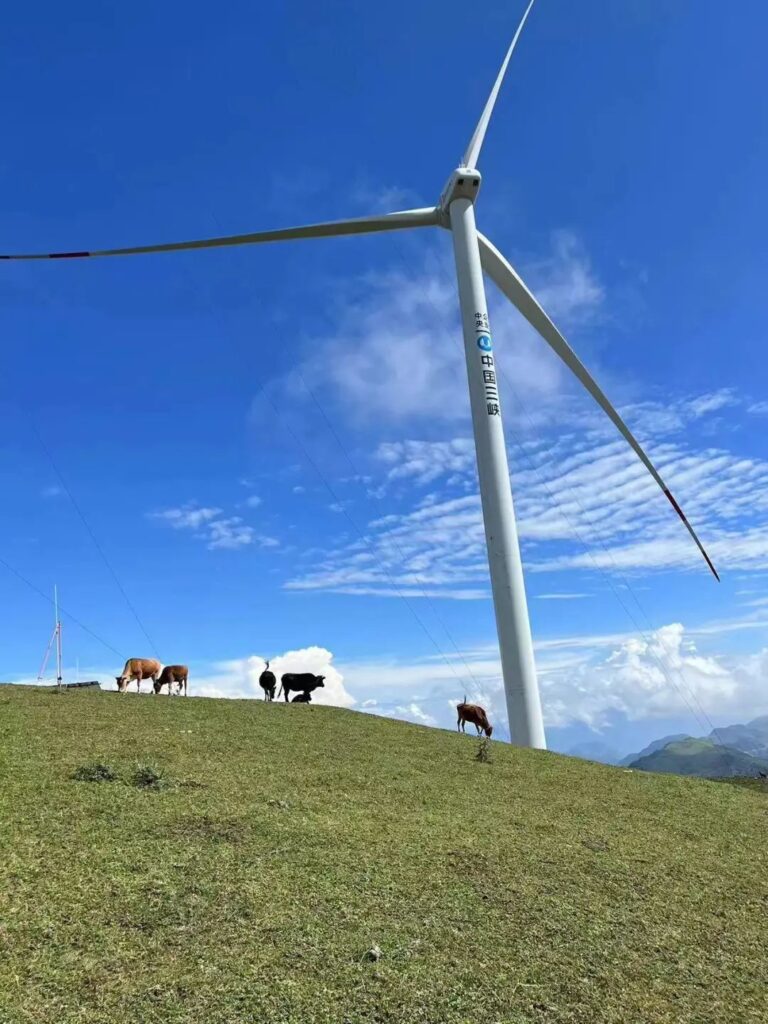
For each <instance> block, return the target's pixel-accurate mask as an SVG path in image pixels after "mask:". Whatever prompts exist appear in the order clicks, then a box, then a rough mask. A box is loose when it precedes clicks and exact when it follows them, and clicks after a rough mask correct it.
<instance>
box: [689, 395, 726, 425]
mask: <svg viewBox="0 0 768 1024" xmlns="http://www.w3.org/2000/svg"><path fill="white" fill-rule="evenodd" d="M737 402H738V400H737V398H736V393H735V392H734V390H733V388H720V390H719V391H714V392H713V393H712V394H709V395H701V396H700V397H699V398H694V399H692V400H691V401H690V402H689V403H688V409H689V410H690V413H691V415H692V416H693V417H694V418H695V419H698V418H699V417H700V416H704V415H706V414H707V413H710V412H717V410H718V409H724V408H725V407H726V406H729V405H736V404H737Z"/></svg>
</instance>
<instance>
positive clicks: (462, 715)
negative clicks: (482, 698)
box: [456, 694, 493, 736]
mask: <svg viewBox="0 0 768 1024" xmlns="http://www.w3.org/2000/svg"><path fill="white" fill-rule="evenodd" d="M456 711H457V713H458V716H459V720H458V722H457V723H456V728H457V729H459V730H461V732H464V731H465V730H464V726H465V725H466V724H467V722H471V723H472V725H474V727H475V728H476V729H477V735H478V736H479V735H480V733H481V732H484V733H485V735H486V736H490V735H491V733H492V732H493V726H492V725H491V723H490V722H489V721H488V715H486V713H485V708H481V707H480V705H479V704H467V696H466V694H465V695H464V700H463V701H462V703H461V704H457V706H456Z"/></svg>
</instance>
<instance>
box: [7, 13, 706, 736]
mask: <svg viewBox="0 0 768 1024" xmlns="http://www.w3.org/2000/svg"><path fill="white" fill-rule="evenodd" d="M534 2H535V0H530V2H529V4H528V6H527V8H526V10H525V13H524V14H523V17H522V19H521V21H520V24H519V26H518V28H517V31H516V32H515V35H514V38H513V39H512V42H511V44H510V46H509V49H508V50H507V53H506V56H505V58H504V62H503V63H502V65H501V68H500V70H499V73H498V76H497V77H496V81H495V83H494V86H493V89H492V90H491V93H490V96H489V97H488V101H487V103H486V104H485V109H484V110H483V113H482V116H481V117H480V120H479V121H478V124H477V127H476V128H475V131H474V134H473V135H472V138H471V139H470V142H469V145H468V147H467V150H466V152H465V154H464V157H463V159H462V161H461V165H460V166H459V167H457V168H456V170H455V171H454V172H453V173H452V174H451V176H450V177H449V178H448V181H447V183H446V185H445V188H444V189H443V191H442V194H441V196H440V199H439V201H438V203H437V205H436V206H432V207H427V208H424V209H418V210H405V211H401V212H398V213H390V214H384V215H378V216H372V217H359V218H356V219H354V220H342V221H333V222H330V223H323V224H310V225H303V226H301V227H293V228H282V229H278V230H273V231H258V232H253V233H250V234H245V235H228V236H225V237H221V238H205V239H198V240H195V241H188V242H171V243H167V244H161V245H139V246H131V247H129V248H122V249H93V250H90V251H82V250H81V251H75V252H53V253H31V254H21V255H11V256H0V259H6V260H37V259H79V258H82V257H90V256H130V255H137V254H140V253H156V252H176V251H179V250H182V249H210V248H216V247H220V246H229V245H249V244H258V243H262V242H285V241H290V240H293V239H302V238H336V237H339V236H341V235H361V234H371V233H373V232H378V231H401V230H407V229H411V228H428V227H440V228H444V229H446V230H448V231H450V232H451V235H452V237H453V249H454V255H455V261H456V276H457V280H458V290H459V303H460V307H461V316H462V321H463V330H464V351H465V356H466V363H467V376H468V379H469V393H470V403H471V409H472V425H473V430H474V437H475V449H476V455H477V470H478V478H479V483H480V496H481V502H482V509H483V521H484V525H485V539H486V546H487V550H488V564H489V568H490V577H491V589H492V593H493V604H494V611H495V615H496V628H497V631H498V638H499V649H500V654H501V666H502V675H503V679H504V690H505V694H506V702H507V711H508V715H509V725H510V733H511V739H512V742H513V743H514V744H517V745H519V746H526V747H538V748H545V747H546V740H545V736H544V724H543V720H542V715H541V701H540V697H539V689H538V684H537V680H536V667H535V664H534V659H533V642H532V639H531V626H530V620H529V616H528V606H527V602H526V597H525V585H524V582H523V569H522V563H521V560H520V546H519V542H518V536H517V527H516V524H515V512H514V506H513V503H512V489H511V484H510V478H509V468H508V464H507V451H506V446H505V442H504V430H503V424H502V417H501V403H500V400H499V390H498V380H497V376H496V374H497V361H496V356H495V354H494V348H493V340H492V334H491V328H490V324H489V322H488V307H487V305H486V299H485V288H484V286H483V271H485V273H486V274H487V275H488V276H489V277H490V278H491V280H492V281H493V282H494V283H495V284H496V285H497V287H498V288H499V289H500V290H501V291H502V292H503V294H504V295H506V297H507V298H508V299H509V300H510V301H511V302H512V304H513V305H514V306H516V307H517V309H518V310H519V312H520V313H521V314H522V315H523V316H524V317H525V319H526V320H527V321H528V322H529V324H531V326H532V327H533V328H534V329H535V330H536V331H537V332H538V333H539V334H540V335H541V337H542V338H543V339H544V341H546V342H547V344H548V345H549V346H550V348H552V350H553V351H554V352H556V353H557V355H558V356H559V357H560V358H561V359H562V360H563V362H564V363H565V365H566V366H567V367H568V368H569V369H570V370H571V371H572V372H573V373H574V374H575V376H576V377H577V378H578V379H579V380H580V381H581V383H582V384H583V385H584V387H585V388H586V389H587V391H588V392H589V393H590V395H592V397H593V398H594V399H595V401H596V402H597V404H598V405H599V406H600V407H601V408H602V409H603V411H604V412H605V413H606V414H607V416H608V417H609V419H610V420H611V421H612V422H613V423H614V425H615V426H616V428H617V429H618V430H619V432H620V433H621V434H622V436H623V437H624V438H625V440H626V441H627V443H628V444H629V446H630V447H631V448H632V450H633V451H634V452H635V454H636V455H637V456H638V458H639V459H640V460H641V462H642V463H643V465H644V466H645V467H646V469H647V470H648V472H649V473H650V474H651V476H652V477H653V479H654V480H655V481H656V483H657V484H658V485H659V487H660V488H661V490H662V491H663V493H664V494H665V496H666V497H667V499H668V501H669V502H670V504H671V505H672V508H673V509H674V510H675V512H676V513H677V514H678V516H679V517H680V519H681V520H682V521H683V524H684V525H685V527H686V529H687V530H688V532H689V533H690V535H691V537H692V538H693V540H694V542H695V543H696V546H697V547H698V549H699V551H700V552H701V554H702V555H703V556H704V559H705V561H706V563H707V565H708V566H709V568H710V570H711V571H712V573H713V574H714V576H715V578H716V579H719V576H718V575H717V572H716V570H715V567H714V565H713V564H712V562H711V560H710V558H709V555H708V554H707V552H706V551H705V550H704V546H703V545H702V543H701V541H700V540H699V538H698V537H697V536H696V533H695V531H694V529H693V527H692V526H691V524H690V523H689V522H688V520H687V519H686V517H685V515H684V513H683V511H682V509H681V508H680V506H679V505H678V503H677V501H676V500H675V498H674V497H673V496H672V493H671V491H670V490H669V488H668V487H667V485H666V484H665V483H664V480H663V479H662V478H661V475H660V474H659V472H658V470H657V469H656V467H655V466H654V465H653V463H652V462H651V460H650V459H649V458H648V456H647V455H646V453H645V452H644V451H643V449H642V447H641V446H640V444H639V443H638V441H637V440H636V438H635V437H634V435H633V434H632V432H631V431H630V429H629V427H628V426H627V425H626V424H625V423H624V421H623V420H622V418H621V416H619V414H618V412H617V411H616V409H614V407H613V406H612V405H611V403H610V402H609V401H608V398H607V397H606V396H605V394H604V392H603V391H602V389H601V388H600V386H599V385H598V384H597V382H596V381H595V379H594V377H593V376H592V375H591V374H590V372H589V370H587V368H586V367H585V366H584V364H583V363H582V362H581V360H580V359H579V357H578V356H577V355H576V353H575V352H574V351H573V349H572V348H571V347H570V345H569V344H568V342H567V341H566V340H565V338H564V337H563V335H562V334H561V333H560V331H559V330H558V329H557V327H555V325H554V324H553V322H552V321H551V320H550V318H549V317H548V316H547V314H546V313H545V312H544V310H543V309H542V307H541V306H540V304H539V303H538V301H537V300H536V297H535V296H534V295H533V294H532V293H531V291H530V290H529V289H528V288H527V287H526V285H525V283H524V282H523V281H522V279H521V278H520V276H519V274H518V273H517V272H516V271H515V270H514V268H513V267H512V266H511V264H510V263H509V262H508V261H507V260H506V259H505V258H504V256H502V254H501V253H500V252H499V251H498V249H496V248H495V246H494V245H492V243H491V242H489V241H488V239H487V238H486V237H485V236H484V235H482V234H480V232H479V231H478V230H477V227H476V225H475V204H476V202H477V197H478V193H479V192H480V180H481V178H480V172H479V171H478V169H477V165H478V161H479V158H480V151H481V149H482V145H483V140H484V139H485V133H486V131H487V129H488V124H489V122H490V119H491V115H492V113H493V109H494V106H495V104H496V100H497V98H498V95H499V90H500V88H501V84H502V82H503V80H504V75H505V74H506V71H507V67H508V65H509V62H510V59H511V57H512V54H513V52H514V49H515V47H516V45H517V42H518V40H519V38H520V34H521V32H522V30H523V26H524V25H525V22H526V20H527V18H528V15H529V14H530V13H531V9H532V7H533V4H534Z"/></svg>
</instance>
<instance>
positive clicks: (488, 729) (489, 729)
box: [485, 724, 493, 739]
mask: <svg viewBox="0 0 768 1024" xmlns="http://www.w3.org/2000/svg"><path fill="white" fill-rule="evenodd" d="M492 732H493V726H492V725H490V724H489V725H486V727H485V735H486V736H487V737H488V738H489V739H490V738H491V733H492Z"/></svg>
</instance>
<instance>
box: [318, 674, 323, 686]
mask: <svg viewBox="0 0 768 1024" xmlns="http://www.w3.org/2000/svg"><path fill="white" fill-rule="evenodd" d="M316 679H317V685H318V686H325V682H324V680H325V676H316Z"/></svg>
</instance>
